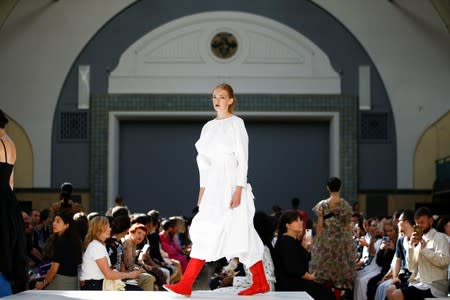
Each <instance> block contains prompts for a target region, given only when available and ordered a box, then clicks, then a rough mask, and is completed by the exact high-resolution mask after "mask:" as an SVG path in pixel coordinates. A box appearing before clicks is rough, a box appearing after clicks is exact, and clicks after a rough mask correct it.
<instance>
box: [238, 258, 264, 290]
mask: <svg viewBox="0 0 450 300" xmlns="http://www.w3.org/2000/svg"><path fill="white" fill-rule="evenodd" d="M250 271H251V272H252V275H253V283H252V285H251V286H250V287H249V288H248V289H245V290H243V291H241V292H239V294H238V295H239V296H250V295H254V294H259V293H267V292H268V291H270V286H269V283H267V279H266V274H265V272H264V266H263V264H262V261H258V262H257V263H255V264H254V265H253V266H251V267H250Z"/></svg>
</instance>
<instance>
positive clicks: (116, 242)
mask: <svg viewBox="0 0 450 300" xmlns="http://www.w3.org/2000/svg"><path fill="white" fill-rule="evenodd" d="M130 226H131V222H130V217H129V216H128V214H126V215H119V216H113V218H112V221H111V237H110V238H108V239H106V241H105V246H106V250H107V251H108V255H109V260H110V262H111V266H112V267H111V268H112V269H113V270H115V271H117V272H120V271H123V270H124V269H125V268H123V263H122V257H123V244H122V241H121V240H122V238H124V237H125V235H126V234H127V233H128V229H129V228H130ZM125 290H126V291H142V290H143V289H142V288H140V287H138V286H137V285H135V284H129V283H125Z"/></svg>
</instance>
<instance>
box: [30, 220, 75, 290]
mask: <svg viewBox="0 0 450 300" xmlns="http://www.w3.org/2000/svg"><path fill="white" fill-rule="evenodd" d="M53 234H54V235H55V239H54V242H53V251H52V252H53V254H52V258H51V261H52V263H51V266H50V269H49V270H48V272H47V274H46V276H45V279H44V281H41V282H37V283H36V286H35V288H36V289H39V290H41V289H47V290H76V289H78V265H79V264H80V263H81V251H82V249H81V240H80V237H79V235H78V232H77V229H76V228H75V226H74V225H73V218H72V214H69V213H65V212H63V211H60V212H58V213H57V214H56V215H55V218H54V221H53Z"/></svg>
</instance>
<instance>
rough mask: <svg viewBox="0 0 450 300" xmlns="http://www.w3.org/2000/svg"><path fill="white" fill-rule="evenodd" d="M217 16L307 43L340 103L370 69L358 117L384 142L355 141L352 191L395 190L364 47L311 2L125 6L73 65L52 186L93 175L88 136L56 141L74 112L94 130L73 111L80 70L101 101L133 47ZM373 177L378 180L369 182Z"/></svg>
mask: <svg viewBox="0 0 450 300" xmlns="http://www.w3.org/2000/svg"><path fill="white" fill-rule="evenodd" d="M218 11H235V12H241V13H248V14H252V15H257V16H260V17H263V18H268V19H270V20H273V21H274V22H279V23H281V24H283V25H284V26H286V27H288V28H290V30H293V31H295V32H297V33H298V34H299V35H302V36H304V37H306V39H308V40H309V41H310V43H312V44H314V45H316V46H317V47H318V48H319V49H320V50H321V51H322V52H323V53H325V55H326V56H327V57H328V58H329V61H330V64H331V66H332V68H333V70H334V71H335V72H336V73H338V74H339V79H340V93H341V95H344V96H350V97H357V96H358V93H359V85H358V80H359V79H358V76H359V68H360V66H368V67H369V70H370V85H371V90H370V93H371V101H372V102H371V109H370V110H369V111H364V112H359V115H360V119H364V120H368V121H370V120H371V118H375V119H376V120H375V121H377V122H381V123H383V122H384V123H383V124H382V125H383V126H382V130H383V137H382V138H381V139H376V138H375V139H373V138H370V136H369V138H368V139H365V140H359V142H358V145H357V149H358V155H357V156H355V157H354V159H355V160H356V163H355V167H356V168H357V173H358V174H359V178H358V181H357V182H356V184H357V185H358V188H359V189H363V190H364V189H383V190H387V189H393V188H395V186H396V174H397V171H396V135H395V127H394V122H393V116H392V111H391V106H390V103H389V98H388V96H387V94H386V90H385V88H384V84H383V82H382V80H381V78H380V76H379V74H378V71H377V67H376V66H375V65H374V64H373V62H372V60H371V59H370V57H369V56H368V55H367V52H366V51H365V49H364V48H363V47H362V46H361V44H360V43H359V42H358V41H357V40H356V39H355V37H354V36H353V35H352V34H351V33H350V32H349V31H348V30H347V29H346V28H345V27H344V26H343V25H342V24H340V23H339V22H338V21H337V20H336V19H335V18H334V17H333V16H331V15H330V14H329V13H327V12H326V11H325V10H323V9H322V8H320V7H319V6H317V5H315V4H314V3H312V2H310V1H295V2H294V1H291V2H288V1H286V2H281V1H278V2H274V1H264V3H261V6H259V7H255V6H254V5H247V4H243V3H242V1H237V0H231V1H228V2H227V3H225V4H224V3H218V2H217V3H216V2H203V1H199V2H194V3H192V5H191V6H190V7H179V6H178V5H177V3H176V2H175V1H171V0H168V1H165V2H164V3H159V2H147V1H140V2H136V3H134V4H132V5H130V6H129V7H128V8H126V9H125V10H123V11H122V12H121V13H119V14H118V15H117V16H115V17H114V18H113V19H111V20H110V22H108V23H107V24H105V26H104V27H103V28H102V29H101V30H99V32H97V34H96V35H95V36H94V37H93V38H92V39H91V41H90V42H89V43H88V44H87V45H86V47H85V48H84V49H83V51H82V52H81V53H80V55H79V56H78V58H77V59H76V60H75V61H74V64H73V67H72V68H71V70H70V72H69V73H68V75H67V77H66V79H65V83H64V85H63V88H62V90H61V93H60V96H59V100H58V105H57V107H56V110H55V115H54V126H53V137H52V140H53V142H52V185H53V186H58V185H59V183H60V182H62V181H65V180H66V179H67V178H71V179H72V182H73V183H74V184H75V185H76V186H79V187H82V188H84V187H89V186H90V184H89V176H88V175H87V173H88V172H89V169H92V168H93V167H94V166H93V165H90V164H89V162H90V160H91V159H92V158H90V157H89V143H90V142H91V141H92V139H93V137H92V136H90V134H91V133H90V132H88V133H87V134H86V135H85V136H86V137H85V138H84V139H82V140H77V139H74V140H69V141H68V140H64V139H61V138H60V135H61V131H62V120H63V118H62V115H63V114H66V113H71V112H74V113H77V114H79V117H80V119H81V121H83V120H85V122H87V123H88V124H87V125H86V128H90V127H91V126H92V124H90V122H95V120H93V119H91V118H89V115H91V111H90V110H84V109H78V102H77V101H78V68H79V66H80V65H88V66H90V70H91V71H90V94H91V96H93V97H96V96H101V95H105V94H107V93H108V79H109V78H110V75H111V72H113V71H114V70H115V69H116V67H117V65H118V64H119V61H120V57H121V56H122V54H123V53H124V52H125V51H126V49H128V48H129V47H130V45H133V44H134V43H135V42H136V41H138V40H139V39H140V38H142V37H143V36H145V35H146V34H148V33H149V32H152V31H153V30H155V29H157V28H159V27H161V26H163V25H164V24H168V23H169V22H172V21H174V20H177V19H180V18H184V17H188V16H191V15H195V14H198V13H207V12H218ZM231 80H232V78H231ZM259 87H261V86H259ZM265 87H266V86H264V87H261V89H263V88H265ZM255 89H256V90H257V89H258V88H255ZM208 91H209V89H208ZM208 91H204V92H206V93H207V92H208ZM379 117H380V118H379ZM86 120H87V121H86ZM368 123H369V124H372V123H374V122H372V123H371V122H368ZM83 124H84V123H83ZM361 130H362V129H361V128H360V127H359V124H357V125H356V126H355V127H354V128H352V132H348V133H347V134H350V135H354V134H356V135H359V134H360V132H361ZM374 152H375V153H376V154H377V155H378V157H381V158H382V159H381V160H379V161H377V162H375V161H374V160H373V159H372V157H373V155H374ZM67 155H71V157H76V159H73V160H71V161H68V162H67V161H65V164H64V168H63V167H62V165H61V164H60V163H59V162H61V161H63V160H64V157H66V156H67ZM352 159H353V158H352ZM91 172H92V170H91ZM374 177H376V178H377V180H373V178H374Z"/></svg>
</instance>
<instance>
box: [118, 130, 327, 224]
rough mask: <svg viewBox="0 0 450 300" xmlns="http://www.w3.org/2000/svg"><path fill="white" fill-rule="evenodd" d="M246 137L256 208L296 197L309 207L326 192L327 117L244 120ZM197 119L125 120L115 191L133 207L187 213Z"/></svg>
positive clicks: (194, 185) (194, 174)
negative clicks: (289, 120)
mask: <svg viewBox="0 0 450 300" xmlns="http://www.w3.org/2000/svg"><path fill="white" fill-rule="evenodd" d="M246 123H247V130H248V133H249V137H250V146H249V157H250V158H249V176H248V177H249V182H250V183H251V184H252V186H253V192H254V194H255V197H256V202H255V204H256V208H257V209H259V210H264V211H266V212H270V209H271V206H272V205H273V204H278V205H280V206H282V207H283V208H289V207H290V200H291V198H293V197H299V198H300V199H301V200H302V203H301V205H302V208H304V209H306V210H307V211H308V212H309V213H310V210H311V207H312V206H313V204H314V203H315V202H317V201H318V200H319V199H322V198H324V197H325V196H326V189H325V182H326V179H327V178H328V174H329V159H328V157H329V153H328V152H329V134H328V131H329V125H328V123H262V122H246ZM202 125H203V123H200V122H123V123H122V124H121V127H120V158H119V168H120V169H119V170H120V171H119V173H120V175H119V191H120V194H121V195H122V196H123V197H124V198H125V201H126V204H127V205H128V207H129V208H130V209H131V210H132V211H133V212H136V211H140V212H147V211H148V210H150V209H158V210H160V211H161V213H162V214H163V215H164V216H170V215H186V216H190V214H191V210H192V208H193V207H194V206H195V204H196V201H197V195H198V171H197V165H196V162H195V157H196V150H195V148H194V143H195V141H196V140H197V139H198V137H199V134H200V130H201V127H202Z"/></svg>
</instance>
